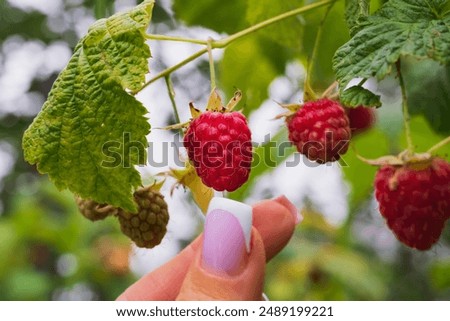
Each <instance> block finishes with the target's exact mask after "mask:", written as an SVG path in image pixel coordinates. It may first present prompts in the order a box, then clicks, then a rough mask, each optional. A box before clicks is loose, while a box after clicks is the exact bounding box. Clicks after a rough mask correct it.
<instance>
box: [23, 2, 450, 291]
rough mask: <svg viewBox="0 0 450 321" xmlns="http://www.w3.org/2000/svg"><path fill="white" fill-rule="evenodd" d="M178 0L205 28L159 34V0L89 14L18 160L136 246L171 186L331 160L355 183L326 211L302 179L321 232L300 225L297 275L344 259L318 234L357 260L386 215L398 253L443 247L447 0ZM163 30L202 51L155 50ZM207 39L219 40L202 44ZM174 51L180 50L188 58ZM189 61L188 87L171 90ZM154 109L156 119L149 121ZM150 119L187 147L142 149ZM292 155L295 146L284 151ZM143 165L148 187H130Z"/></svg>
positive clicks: (214, 184) (208, 193)
mask: <svg viewBox="0 0 450 321" xmlns="http://www.w3.org/2000/svg"><path fill="white" fill-rule="evenodd" d="M418 7H420V10H418V9H417V8H418ZM154 8H156V9H158V10H154ZM173 10H174V12H175V17H176V19H175V20H176V21H177V23H180V25H183V26H185V27H186V28H187V29H189V30H197V29H194V28H193V29H190V28H191V27H196V26H199V25H200V26H202V27H205V28H207V31H205V32H210V31H211V32H210V34H211V35H210V36H207V37H204V38H203V36H202V37H201V38H200V37H199V38H195V39H193V38H185V37H179V36H173V35H172V33H169V32H168V33H167V34H163V35H160V34H155V32H156V31H157V30H168V29H167V28H169V27H167V26H169V24H167V25H164V28H159V27H160V25H159V24H160V23H161V22H160V20H159V19H164V18H163V16H162V15H161V12H162V11H163V7H161V6H160V5H159V4H158V2H156V3H155V1H153V0H144V1H140V2H139V4H137V5H136V6H134V7H132V8H129V10H125V11H122V12H119V13H116V14H114V15H111V16H110V17H106V18H105V19H99V20H98V21H97V22H95V23H94V24H93V25H92V26H91V27H90V29H89V30H88V31H87V33H86V35H85V36H84V37H82V38H81V39H80V41H79V43H78V45H77V46H75V48H74V52H73V56H72V58H71V59H70V61H69V63H68V64H67V66H66V67H65V68H64V69H63V70H62V71H61V73H60V74H59V76H58V78H57V80H56V81H55V82H54V85H53V87H52V89H51V91H50V93H49V96H48V98H47V100H46V101H45V103H44V105H43V107H42V110H41V112H40V113H39V114H38V115H37V116H36V118H35V119H34V121H33V122H32V123H31V125H30V126H29V127H28V129H27V130H26V131H25V133H24V135H23V139H22V147H23V152H24V157H25V160H26V161H27V162H29V163H30V164H33V165H36V167H37V170H38V171H39V172H40V173H42V174H48V177H49V178H50V180H51V181H52V182H53V183H54V185H55V186H56V187H57V188H58V189H61V190H62V189H67V190H69V191H70V192H72V193H73V194H74V195H76V201H75V203H76V204H77V205H78V207H79V210H80V212H81V213H82V215H83V216H85V217H86V218H88V219H89V220H92V221H101V220H103V219H105V221H111V220H110V219H109V218H108V217H109V216H111V217H116V218H117V220H118V222H116V223H117V224H116V225H117V226H120V230H121V231H122V233H123V234H125V235H126V236H127V237H129V238H130V239H131V240H132V241H133V242H134V243H135V244H136V245H137V246H139V247H146V248H153V247H155V246H157V245H158V244H160V242H161V241H162V239H163V237H164V236H165V234H166V230H167V229H166V225H167V224H168V219H169V216H170V213H169V210H170V209H169V208H168V207H167V203H166V201H165V200H168V199H169V198H170V195H169V192H168V191H169V190H170V191H173V190H174V189H175V188H176V187H178V186H183V187H184V188H185V190H186V191H188V192H190V194H188V195H189V197H191V198H192V200H193V203H195V204H196V205H198V207H199V208H200V210H201V211H202V212H203V213H204V212H205V211H206V209H207V207H208V203H209V200H210V199H211V198H212V196H213V195H214V193H215V192H222V194H223V196H224V197H230V198H233V199H236V200H240V201H247V200H248V199H252V200H253V199H254V198H255V195H256V198H262V197H263V196H262V195H264V197H270V196H272V195H271V193H272V191H271V190H270V189H269V190H263V191H262V192H261V191H259V190H258V188H259V187H260V186H259V182H260V181H264V177H269V175H273V173H277V171H274V170H273V169H274V168H277V167H278V168H281V167H286V171H289V172H292V173H296V171H300V170H301V168H299V167H301V166H314V167H321V168H326V167H327V166H330V167H331V166H333V168H334V167H336V168H338V170H339V173H342V176H343V178H344V180H345V182H346V184H347V185H348V187H349V190H350V191H349V195H348V204H347V205H348V206H347V207H348V216H347V217H346V218H345V220H344V221H343V222H342V223H341V224H340V225H339V226H337V227H336V226H334V227H330V226H329V225H327V223H326V220H325V219H324V217H323V216H322V215H320V214H319V215H318V216H319V217H320V218H316V217H315V213H316V210H317V208H319V207H320V205H318V204H315V200H316V199H317V197H316V196H317V195H305V196H304V197H303V199H304V203H302V204H301V206H302V208H303V207H304V208H303V211H304V212H305V213H306V214H305V217H306V218H308V215H309V217H310V218H311V220H308V219H306V220H305V222H306V223H305V224H310V225H308V227H305V229H308V228H311V229H317V230H318V231H319V232H318V233H321V235H322V234H323V235H322V237H320V238H314V237H310V235H309V234H306V236H304V238H306V239H308V241H309V243H305V244H307V245H311V246H312V247H314V246H316V247H317V253H319V254H317V255H318V257H317V260H314V262H315V263H314V264H313V265H314V266H312V265H311V266H310V265H308V264H309V263H308V262H306V263H308V264H306V263H305V264H306V265H307V269H308V271H309V272H308V273H310V274H308V275H314V276H316V275H319V276H321V277H314V278H312V279H313V280H314V282H313V283H314V284H315V283H320V282H327V280H328V279H327V275H329V274H333V273H334V274H333V275H342V273H341V271H335V270H333V267H330V265H332V266H335V265H333V264H332V263H330V262H328V261H327V260H332V259H330V258H329V257H327V256H326V255H325V254H323V253H326V248H325V245H324V244H332V245H333V246H334V247H333V253H342V252H339V249H340V247H341V246H342V245H343V244H345V246H346V247H348V249H349V252H350V253H345V254H342V257H339V258H335V259H336V260H338V261H339V260H341V259H345V260H347V259H348V260H349V261H351V260H352V258H353V257H354V256H352V255H353V254H355V253H356V254H355V255H357V256H358V257H364V258H365V259H366V260H367V261H368V260H370V257H369V256H368V255H367V253H371V252H370V251H372V250H373V251H376V250H374V247H375V245H374V244H371V241H367V239H365V237H367V235H371V233H372V232H373V230H376V228H377V226H378V225H377V224H381V225H382V230H381V231H378V230H377V232H376V233H375V234H377V235H381V234H383V233H385V232H387V233H391V234H389V235H390V236H392V239H393V240H395V242H393V243H390V244H389V247H390V248H391V249H393V250H395V251H398V253H400V254H401V253H404V252H406V253H416V252H419V251H426V250H430V249H432V250H436V251H439V249H440V248H445V249H447V248H448V247H449V245H450V240H449V237H448V235H449V234H448V233H449V229H448V219H449V215H450V214H449V213H450V205H449V202H448V199H449V196H450V182H449V175H450V174H449V163H448V151H449V149H448V145H447V143H449V140H450V139H449V138H448V135H449V133H450V127H449V124H450V121H449V116H450V114H449V113H448V106H449V103H450V102H449V99H448V90H449V89H448V88H449V86H448V85H449V84H450V82H449V79H450V73H449V70H450V66H449V65H450V46H449V43H450V31H449V28H448V25H449V24H450V4H449V1H444V0H431V1H430V0H390V1H368V0H347V1H343V0H337V1H334V0H322V1H310V2H308V4H305V2H304V1H301V0H295V1H271V0H250V1H248V3H246V4H243V3H239V4H236V3H235V4H234V5H232V4H228V3H224V2H221V3H219V1H208V3H205V4H204V5H201V6H192V5H190V4H189V2H188V1H182V0H174V1H173ZM211 12H214V13H216V14H211ZM153 14H155V15H156V17H157V19H154V21H152V16H153ZM213 31H214V32H213ZM219 34H221V35H224V36H223V37H221V38H219V36H218V35H219ZM393 39H395V41H394V40H393ZM160 42H161V43H162V42H174V43H177V42H184V43H189V44H190V45H195V46H198V48H197V49H198V51H196V52H194V53H193V54H192V55H190V56H189V55H186V56H185V55H182V51H181V50H180V60H179V61H178V62H177V63H174V64H173V60H170V59H168V60H167V61H170V62H171V64H170V65H169V66H167V65H166V62H167V61H166V60H164V59H163V58H164V57H161V56H160V55H162V54H163V52H164V51H161V50H160V51H158V49H160V48H159V45H157V43H158V44H159V43H160ZM411 44H414V45H411ZM150 49H152V50H150ZM218 50H223V51H222V55H221V56H220V57H219V56H214V55H213V52H214V51H218ZM181 55H182V56H183V57H181ZM202 59H203V60H202ZM195 63H197V64H195ZM202 63H204V64H202ZM206 64H207V65H208V67H209V68H205V66H206ZM186 65H191V66H193V68H192V69H190V70H187V71H186V72H184V73H183V70H182V68H184V67H185V66H186ZM186 68H187V67H186ZM293 74H294V76H292V75H293ZM205 78H206V79H208V80H209V83H208V81H203V80H204V79H205ZM193 79H194V80H195V84H194V85H193V86H192V87H195V88H196V90H197V92H194V93H192V94H191V93H190V92H189V93H188V95H190V96H189V97H183V95H181V97H182V98H180V96H178V95H177V93H178V92H183V93H185V91H186V90H185V89H186V87H189V86H190V85H191V84H188V83H189V82H193ZM164 81H165V84H164V85H165V87H166V88H167V92H162V91H161V95H159V94H160V92H158V95H159V96H158V97H148V98H149V99H150V101H151V100H152V99H154V101H155V104H154V105H152V104H147V103H146V99H143V97H145V95H146V94H147V93H149V92H151V90H150V88H152V86H156V84H157V83H158V84H161V83H163V82H164ZM280 84H282V85H280ZM289 86H291V87H292V88H288V87H289ZM163 95H167V99H165V103H161V101H162V100H164V99H162V98H161V97H162V96H163ZM221 97H228V98H229V99H230V102H229V103H228V104H223V103H222V99H221ZM239 101H241V102H239ZM275 101H277V102H279V104H277V103H275ZM156 102H158V103H156ZM203 102H206V107H205V108H200V109H197V108H196V107H194V103H195V104H200V103H203ZM238 102H239V104H238ZM280 105H281V106H282V107H284V109H282V108H280ZM238 106H239V107H238ZM160 109H164V110H166V109H171V114H172V116H173V117H170V118H168V119H163V118H162V116H161V115H160V114H159V112H158V110H160ZM148 111H150V113H148V114H147V112H148ZM400 111H401V112H400ZM189 112H190V117H189V116H188V114H189ZM275 114H279V116H278V117H276V118H282V120H283V121H280V122H279V123H277V124H278V125H277V126H278V128H277V129H276V131H275V133H272V135H270V137H269V138H268V139H266V140H265V141H264V142H263V143H260V142H253V141H252V137H255V136H258V135H252V133H255V132H258V133H259V134H260V131H263V130H265V129H264V128H263V127H264V126H265V125H264V124H263V122H262V121H261V123H259V122H258V121H260V120H261V119H262V118H265V119H267V120H269V119H273V116H274V115H275ZM261 115H263V117H261ZM255 119H257V121H255ZM161 123H164V125H163V126H165V127H164V128H156V127H157V126H156V124H157V125H158V126H159V125H160V124H161ZM151 129H152V130H153V131H157V130H171V131H178V133H179V135H180V137H181V139H180V142H181V145H182V146H183V147H184V149H181V150H180V151H179V154H180V159H181V161H182V163H183V165H180V164H177V166H176V167H172V166H170V167H169V166H166V168H163V169H161V168H158V167H152V166H151V165H149V164H148V162H147V160H148V158H149V157H150V156H152V155H151V152H149V153H148V154H147V147H148V145H149V143H153V142H152V141H150V140H151V139H152V138H151V137H152V136H151V135H149V134H150V130H151ZM280 146H281V147H280ZM141 147H142V148H141ZM292 158H294V159H300V160H301V161H300V162H298V164H297V165H296V166H293V167H292V168H288V166H287V165H286V164H287V161H288V160H290V159H292ZM303 160H307V161H303ZM311 161H312V162H311ZM138 167H144V168H143V169H144V170H139V169H140V168H138ZM324 175H325V174H324ZM163 178H164V179H163ZM148 179H151V180H156V181H157V183H156V185H157V186H158V187H156V188H155V187H154V186H153V185H151V186H153V187H146V188H143V187H142V186H143V181H146V180H148ZM289 179H291V178H290V177H289V176H287V177H286V180H289ZM290 183H291V182H286V186H291V184H290ZM160 185H164V188H161V190H159V189H160V187H161V186H160ZM261 186H262V184H261ZM152 188H153V189H152ZM261 188H263V187H261ZM255 191H259V192H260V194H257V193H256V192H255ZM323 193H328V192H327V191H325V190H324V191H323ZM164 197H165V198H164ZM371 200H373V202H371ZM310 203H311V204H310ZM308 204H310V205H311V206H308ZM368 204H373V205H368ZM297 205H298V206H300V204H297ZM368 213H369V214H368ZM372 220H373V221H372ZM368 222H369V223H368ZM95 224H96V225H99V224H106V223H105V222H103V221H102V222H96V223H95ZM361 225H364V228H361V229H358V227H359V226H361ZM366 231H369V232H370V233H369V232H367V233H365V232H366ZM312 234H313V233H312ZM383 235H384V234H383ZM394 237H395V239H394ZM318 239H320V240H319V241H318ZM364 242H365V243H364ZM361 244H364V246H366V247H367V248H370V251H366V252H365V251H362V250H361V247H362V246H360V245H361ZM307 245H305V246H307ZM297 250H298V251H302V246H300V248H299V249H295V251H297ZM402 251H403V252H402ZM347 254H348V255H347ZM320 255H323V257H322V256H320ZM336 255H337V254H336ZM411 255H416V254H411ZM399 256H400V255H399ZM324 258H326V259H324ZM327 262H328V263H327ZM365 262H366V261H365ZM355 264H357V263H355ZM306 265H305V266H306ZM366 265H368V266H369V265H370V264H362V265H361V266H366ZM334 268H335V267H334ZM367 274H370V273H367ZM373 277H374V278H376V277H375V276H373ZM365 281H366V279H365V278H363V277H361V278H359V279H358V280H357V281H355V282H354V283H355V284H356V283H361V282H365ZM372 281H373V279H370V278H369V281H367V282H368V283H371V284H376V283H377V282H376V280H375V281H373V282H372ZM319 285H320V284H319ZM374 288H376V286H374ZM273 291H274V292H276V289H275V290H273ZM350 292H351V291H350ZM382 292H383V289H381V290H378V292H377V291H375V290H374V292H373V293H375V294H373V293H372V292H371V293H370V294H367V293H366V296H363V297H364V298H380V297H382V295H381V294H380V293H382Z"/></svg>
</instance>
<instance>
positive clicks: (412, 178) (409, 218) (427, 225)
mask: <svg viewBox="0 0 450 321" xmlns="http://www.w3.org/2000/svg"><path fill="white" fill-rule="evenodd" d="M375 197H376V199H377V201H378V203H379V210H380V213H381V215H382V216H383V217H384V218H385V220H386V222H387V225H388V226H389V228H390V229H391V230H392V231H393V233H394V234H395V236H396V237H397V238H398V240H399V241H401V242H402V243H404V244H405V245H407V246H409V247H412V248H415V249H418V250H428V249H430V248H431V247H432V246H433V244H435V243H436V242H437V241H438V240H439V237H440V235H441V233H442V230H443V229H444V226H445V223H446V221H447V220H448V219H449V218H450V164H449V163H448V162H447V161H445V160H444V159H441V158H438V157H432V158H430V159H425V160H420V161H417V162H412V163H404V164H402V165H398V164H397V165H391V164H385V165H383V166H381V168H380V169H379V170H378V172H377V174H376V177H375Z"/></svg>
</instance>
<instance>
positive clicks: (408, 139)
mask: <svg viewBox="0 0 450 321" xmlns="http://www.w3.org/2000/svg"><path fill="white" fill-rule="evenodd" d="M395 66H396V67H397V75H398V81H399V83H400V88H401V91H402V110H403V122H404V126H405V134H406V143H407V146H408V152H409V154H410V155H412V154H414V144H413V142H412V136H411V127H410V126H409V121H410V116H409V111H408V100H407V97H406V86H405V81H404V80H403V76H402V71H401V69H402V66H401V62H400V59H399V60H397V62H396V63H395Z"/></svg>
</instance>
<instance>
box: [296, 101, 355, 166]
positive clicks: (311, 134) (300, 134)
mask: <svg viewBox="0 0 450 321" xmlns="http://www.w3.org/2000/svg"><path fill="white" fill-rule="evenodd" d="M288 129H289V139H290V140H291V142H292V143H293V144H294V145H295V146H296V147H297V150H298V151H299V152H300V153H302V154H304V155H305V156H306V157H308V158H309V159H310V160H313V161H316V162H318V163H320V164H323V163H326V162H334V161H337V160H338V159H339V158H340V157H341V155H342V154H345V153H346V152H347V149H348V144H349V141H350V137H351V134H350V127H349V121H348V118H347V116H346V115H345V110H344V108H342V107H341V105H339V103H337V102H336V101H333V100H330V99H320V100H316V101H310V102H307V103H305V104H304V105H303V107H301V108H300V109H299V110H298V111H297V112H296V113H295V114H294V115H293V116H291V117H290V118H289V119H288Z"/></svg>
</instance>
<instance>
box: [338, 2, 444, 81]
mask: <svg viewBox="0 0 450 321" xmlns="http://www.w3.org/2000/svg"><path fill="white" fill-rule="evenodd" d="M444 3H445V1H441V0H434V1H431V0H391V1H389V2H387V3H386V4H385V5H384V6H383V7H382V8H381V9H380V10H378V11H377V12H376V13H375V14H374V15H372V16H369V17H368V18H367V21H366V22H365V23H364V24H363V25H362V29H361V30H360V31H359V32H358V33H356V34H355V36H354V37H353V38H352V39H351V40H350V41H349V42H347V43H346V44H344V45H343V46H342V47H340V48H339V49H338V50H337V52H336V54H335V55H334V57H333V68H334V70H335V72H336V78H337V79H338V81H339V83H340V86H341V88H345V87H346V85H347V84H348V83H349V81H350V80H352V79H353V78H356V77H361V78H370V77H376V78H377V79H378V80H381V79H383V78H384V77H385V76H386V75H388V74H389V73H390V71H391V67H392V64H394V63H395V62H397V61H398V60H399V58H400V57H401V56H414V57H417V58H431V59H433V60H436V61H438V62H440V63H442V64H449V63H450V15H449V14H447V15H445V16H443V12H442V9H443V4H444Z"/></svg>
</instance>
